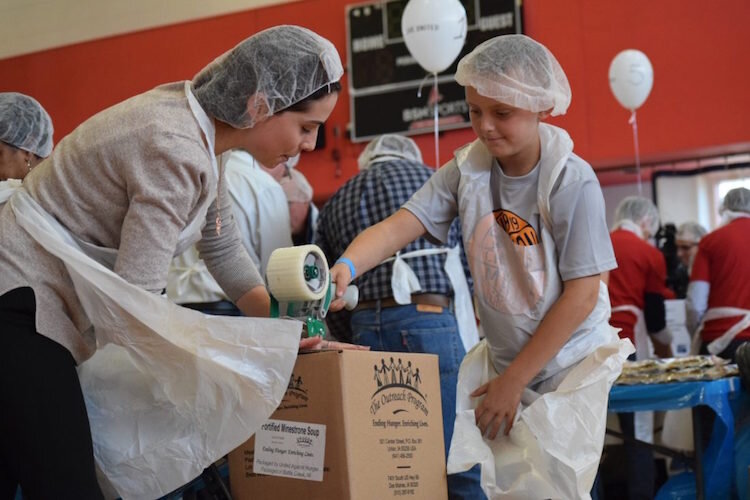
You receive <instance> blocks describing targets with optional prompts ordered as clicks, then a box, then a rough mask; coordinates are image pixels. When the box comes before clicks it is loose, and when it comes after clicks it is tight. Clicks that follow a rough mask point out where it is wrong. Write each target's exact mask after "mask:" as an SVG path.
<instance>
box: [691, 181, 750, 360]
mask: <svg viewBox="0 0 750 500" xmlns="http://www.w3.org/2000/svg"><path fill="white" fill-rule="evenodd" d="M719 213H720V214H721V216H722V220H723V222H724V224H723V225H722V226H721V227H720V228H719V229H716V230H715V231H713V232H711V233H709V234H708V235H706V236H704V237H703V239H702V240H701V241H700V243H699V244H698V253H697V254H696V256H695V260H694V261H693V270H692V273H691V275H690V285H689V286H688V299H687V313H688V327H689V328H690V330H691V331H693V332H695V333H694V335H700V336H701V342H702V345H701V352H703V353H706V352H710V353H711V354H717V355H719V356H721V357H723V358H726V359H731V360H732V361H735V351H736V349H737V347H739V345H740V344H742V343H743V342H745V341H748V340H750V260H748V258H747V249H748V248H750V190H748V189H745V188H737V189H732V190H731V191H729V192H728V193H727V194H726V196H725V197H724V200H723V201H722V204H721V208H720V209H719Z"/></svg>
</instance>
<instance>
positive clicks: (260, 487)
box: [229, 351, 448, 500]
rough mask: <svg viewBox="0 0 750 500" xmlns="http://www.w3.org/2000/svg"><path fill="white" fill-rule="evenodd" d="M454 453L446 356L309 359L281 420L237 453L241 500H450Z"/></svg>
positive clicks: (279, 413) (234, 475)
mask: <svg viewBox="0 0 750 500" xmlns="http://www.w3.org/2000/svg"><path fill="white" fill-rule="evenodd" d="M444 450H445V447H444V443H443V417H442V410H441V406H440V380H439V371H438V358H437V356H435V355H432V354H410V353H390V352H374V351H369V352H368V351H323V352H316V353H309V354H301V355H300V356H299V358H298V359H297V364H296V365H295V367H294V372H293V374H292V378H291V380H290V383H289V388H288V389H287V392H286V395H285V396H284V399H283V400H282V402H281V404H280V405H279V407H278V408H277V410H276V412H274V414H273V415H272V416H271V419H270V420H269V421H268V422H267V423H266V424H264V425H263V426H262V428H261V429H260V430H259V431H258V432H257V433H256V435H255V436H253V437H252V438H251V439H250V440H249V441H247V442H246V443H245V444H243V445H242V446H240V447H239V448H237V449H236V450H234V451H233V452H231V453H230V454H229V474H230V483H231V489H232V497H233V498H235V499H236V500H244V499H248V500H249V499H252V500H262V499H273V500H278V499H285V498H303V499H305V500H311V499H323V498H325V499H336V500H339V499H341V500H347V499H356V500H363V499H379V500H381V499H388V498H404V497H405V498H412V499H429V500H442V499H447V497H448V494H447V486H446V472H445V451H444ZM261 473H262V474H261ZM267 474H273V475H267Z"/></svg>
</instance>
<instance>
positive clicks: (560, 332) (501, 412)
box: [471, 274, 601, 439]
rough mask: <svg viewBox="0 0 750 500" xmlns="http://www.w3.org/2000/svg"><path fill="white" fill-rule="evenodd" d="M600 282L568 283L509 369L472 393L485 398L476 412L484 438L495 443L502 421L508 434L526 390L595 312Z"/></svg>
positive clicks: (590, 278)
mask: <svg viewBox="0 0 750 500" xmlns="http://www.w3.org/2000/svg"><path fill="white" fill-rule="evenodd" d="M600 278H601V277H600V275H599V274H595V275H592V276H586V277H583V278H576V279H571V280H568V281H565V282H564V284H565V287H564V290H563V293H562V294H561V295H560V297H559V298H558V299H557V301H555V303H554V304H553V305H552V307H551V308H550V310H549V311H548V312H547V314H546V315H545V317H544V319H543V320H542V322H541V323H540V324H539V328H537V330H536V332H535V333H534V335H533V336H532V337H531V339H530V340H529V342H528V343H527V344H526V345H525V346H524V348H523V349H521V352H519V353H518V356H516V358H515V359H514V360H513V362H512V363H511V364H510V366H508V369H507V370H506V371H505V372H504V373H503V374H502V375H499V376H498V377H495V378H494V379H492V380H491V381H489V382H488V383H486V384H484V385H483V386H481V387H479V388H478V389H476V390H475V391H474V392H472V393H471V396H473V397H478V396H481V395H482V394H486V397H485V398H484V400H482V401H481V402H480V403H479V405H478V406H477V408H476V410H475V411H474V414H475V418H476V423H477V425H478V426H479V428H480V429H481V431H482V434H483V435H484V434H485V432H486V431H488V430H489V431H490V433H489V435H488V437H489V438H490V439H495V437H496V436H497V433H498V431H499V430H500V427H501V425H502V423H503V421H506V425H505V434H506V435H507V434H508V433H509V432H510V428H511V426H512V425H513V419H514V418H515V413H516V409H517V408H518V403H519V402H520V401H521V393H522V392H523V390H524V388H525V387H526V386H527V385H528V384H529V382H531V380H532V379H533V378H534V377H535V376H536V375H537V374H538V373H539V372H540V371H541V370H542V368H544V366H545V365H546V364H547V363H548V362H549V361H550V360H551V359H552V358H553V357H554V356H555V355H556V354H557V353H558V352H559V351H560V349H562V348H563V346H564V345H565V343H566V342H567V341H568V340H569V339H570V337H571V335H573V332H575V330H576V329H577V328H578V326H579V325H580V324H581V323H583V321H584V320H585V319H586V318H587V317H588V315H589V314H591V311H593V310H594V306H595V305H596V302H597V299H598V295H599V280H600Z"/></svg>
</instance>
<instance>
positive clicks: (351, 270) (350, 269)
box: [336, 257, 357, 279]
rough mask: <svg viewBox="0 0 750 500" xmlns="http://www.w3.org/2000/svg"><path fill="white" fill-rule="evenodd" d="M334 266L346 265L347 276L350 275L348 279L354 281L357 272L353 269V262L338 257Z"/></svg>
mask: <svg viewBox="0 0 750 500" xmlns="http://www.w3.org/2000/svg"><path fill="white" fill-rule="evenodd" d="M336 264H346V265H347V266H349V274H351V275H352V276H351V278H350V279H354V277H355V276H356V275H357V270H356V269H355V268H354V262H352V261H351V260H349V259H347V258H346V257H339V258H338V260H337V261H336Z"/></svg>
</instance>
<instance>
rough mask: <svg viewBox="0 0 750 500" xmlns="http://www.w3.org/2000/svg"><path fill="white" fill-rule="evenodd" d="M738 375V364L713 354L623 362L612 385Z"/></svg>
mask: <svg viewBox="0 0 750 500" xmlns="http://www.w3.org/2000/svg"><path fill="white" fill-rule="evenodd" d="M737 375H739V370H738V369H737V365H735V364H730V363H729V360H727V359H723V358H720V357H718V356H712V355H699V356H686V357H683V358H664V359H645V360H642V361H626V362H625V364H624V365H623V367H622V373H621V374H620V377H619V378H618V379H617V381H616V382H615V383H616V384H619V385H635V384H665V383H669V382H687V381H695V380H717V379H720V378H724V377H733V376H737Z"/></svg>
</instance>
